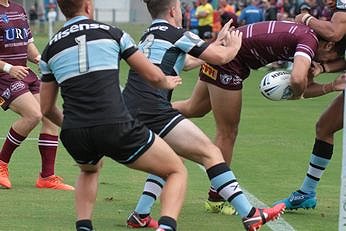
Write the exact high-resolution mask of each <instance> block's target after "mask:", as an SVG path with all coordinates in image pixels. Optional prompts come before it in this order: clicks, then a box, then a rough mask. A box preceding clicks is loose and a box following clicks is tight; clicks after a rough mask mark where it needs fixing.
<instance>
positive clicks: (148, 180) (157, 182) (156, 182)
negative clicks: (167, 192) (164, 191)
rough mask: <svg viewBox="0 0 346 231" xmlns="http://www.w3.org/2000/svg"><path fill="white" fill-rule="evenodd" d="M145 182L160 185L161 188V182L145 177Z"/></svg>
mask: <svg viewBox="0 0 346 231" xmlns="http://www.w3.org/2000/svg"><path fill="white" fill-rule="evenodd" d="M147 182H151V183H154V184H157V185H158V186H160V187H161V188H163V184H161V182H159V181H157V180H154V179H147Z"/></svg>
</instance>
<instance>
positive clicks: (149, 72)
mask: <svg viewBox="0 0 346 231" xmlns="http://www.w3.org/2000/svg"><path fill="white" fill-rule="evenodd" d="M126 62H127V63H128V64H129V65H130V66H131V68H132V69H133V70H135V71H136V72H137V73H139V74H140V75H141V76H142V77H144V78H145V79H146V80H148V81H149V82H150V83H151V84H152V85H153V86H154V87H157V88H164V89H174V88H175V87H176V86H178V85H180V84H181V83H182V81H181V78H180V77H179V76H169V77H168V76H167V77H166V76H165V74H164V73H163V72H162V71H161V69H160V68H159V67H157V66H155V65H154V64H152V63H151V62H150V61H149V59H147V58H146V57H145V56H144V54H143V53H142V52H140V51H136V52H135V53H133V54H132V55H131V56H130V57H128V58H127V60H126Z"/></svg>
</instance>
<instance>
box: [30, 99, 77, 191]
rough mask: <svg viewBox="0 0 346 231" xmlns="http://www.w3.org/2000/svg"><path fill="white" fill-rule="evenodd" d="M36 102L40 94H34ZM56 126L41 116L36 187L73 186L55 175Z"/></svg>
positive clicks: (38, 101) (38, 102)
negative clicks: (40, 163) (39, 170)
mask: <svg viewBox="0 0 346 231" xmlns="http://www.w3.org/2000/svg"><path fill="white" fill-rule="evenodd" d="M34 97H35V99H36V104H38V105H39V104H40V95H39V94H38V93H37V94H34ZM58 143H59V139H58V127H57V126H56V125H55V124H53V123H52V122H51V121H50V120H48V119H47V118H45V117H42V127H41V130H40V134H39V137H38V149H39V151H40V155H41V161H42V169H41V172H40V174H39V177H38V178H37V180H36V187H37V188H49V189H57V190H74V187H72V186H70V185H68V184H64V183H63V178H61V177H59V176H56V175H55V172H54V170H55V158H56V153H57V148H58Z"/></svg>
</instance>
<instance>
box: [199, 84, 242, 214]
mask: <svg viewBox="0 0 346 231" xmlns="http://www.w3.org/2000/svg"><path fill="white" fill-rule="evenodd" d="M207 85H208V90H209V95H210V101H211V105H212V108H213V114H214V118H215V123H216V137H215V144H216V146H218V147H219V149H220V150H221V152H222V155H223V158H224V160H225V162H226V164H227V166H230V162H231V160H232V155H233V147H234V143H235V140H236V137H237V133H238V125H239V121H240V112H241V103H242V92H241V90H225V89H222V88H220V87H217V86H215V85H212V84H207ZM205 208H206V210H207V211H209V212H215V213H218V212H221V213H222V214H226V215H232V214H234V209H233V208H232V207H231V206H230V205H229V204H228V203H225V202H224V199H223V198H222V197H221V196H220V195H219V194H218V193H217V192H216V190H215V189H214V188H213V187H211V188H210V189H209V193H208V200H207V201H206V202H205Z"/></svg>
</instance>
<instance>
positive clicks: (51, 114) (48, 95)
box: [40, 81, 64, 127]
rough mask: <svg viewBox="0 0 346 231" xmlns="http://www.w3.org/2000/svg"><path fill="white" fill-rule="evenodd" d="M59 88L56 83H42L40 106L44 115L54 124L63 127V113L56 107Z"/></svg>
mask: <svg viewBox="0 0 346 231" xmlns="http://www.w3.org/2000/svg"><path fill="white" fill-rule="evenodd" d="M58 93H59V86H58V85H57V83H56V82H55V81H50V82H42V83H41V87H40V105H41V112H42V114H43V115H44V116H45V117H47V118H48V119H49V120H50V121H52V122H53V123H54V124H56V125H58V126H59V127H61V125H62V121H63V117H64V116H63V113H62V111H61V110H60V109H59V108H58V107H57V106H56V101H57V97H58Z"/></svg>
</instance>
